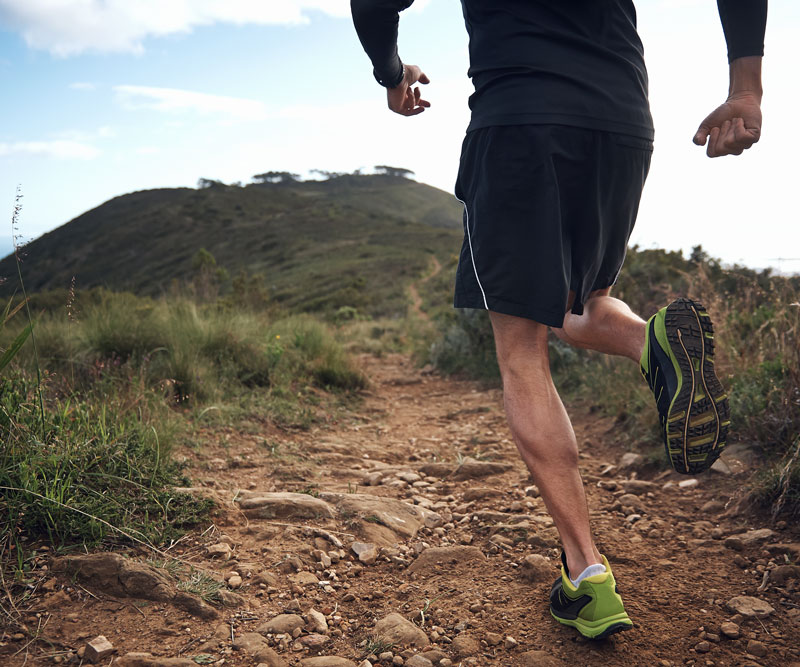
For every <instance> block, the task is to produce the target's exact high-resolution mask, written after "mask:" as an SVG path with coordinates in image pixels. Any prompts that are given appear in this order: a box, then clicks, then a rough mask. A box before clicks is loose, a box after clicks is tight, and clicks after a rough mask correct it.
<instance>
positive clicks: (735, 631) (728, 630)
mask: <svg viewBox="0 0 800 667" xmlns="http://www.w3.org/2000/svg"><path fill="white" fill-rule="evenodd" d="M719 631H720V634H722V636H723V637H727V638H728V639H738V638H739V634H740V631H739V626H738V625H736V623H733V622H731V621H725V623H723V624H722V625H720V626H719Z"/></svg>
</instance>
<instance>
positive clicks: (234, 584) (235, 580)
mask: <svg viewBox="0 0 800 667" xmlns="http://www.w3.org/2000/svg"><path fill="white" fill-rule="evenodd" d="M228 586H230V587H231V588H241V586H242V578H241V577H240V576H239V575H238V574H237V575H234V576H232V577H230V578H229V579H228Z"/></svg>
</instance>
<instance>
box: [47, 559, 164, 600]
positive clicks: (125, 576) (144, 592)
mask: <svg viewBox="0 0 800 667" xmlns="http://www.w3.org/2000/svg"><path fill="white" fill-rule="evenodd" d="M53 569H54V571H55V572H64V573H66V574H68V575H69V576H71V577H75V579H76V580H77V581H79V582H80V583H81V584H84V585H85V586H86V587H87V588H94V589H95V590H100V591H102V592H103V593H106V594H108V595H113V596H115V597H132V598H140V599H142V600H154V601H158V602H162V601H168V600H171V599H172V598H173V597H174V595H175V591H174V589H173V586H172V582H171V581H170V579H169V577H167V575H166V574H164V573H163V572H161V571H160V570H158V569H156V568H154V567H151V566H149V565H146V564H144V563H139V562H137V561H134V560H130V559H128V558H123V557H122V556H120V555H119V554H115V553H98V554H89V555H88V556H64V557H63V558H59V559H57V560H56V561H55V562H54V563H53Z"/></svg>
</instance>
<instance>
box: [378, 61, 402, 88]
mask: <svg viewBox="0 0 800 667" xmlns="http://www.w3.org/2000/svg"><path fill="white" fill-rule="evenodd" d="M397 62H398V65H399V68H398V70H397V72H396V73H395V74H394V75H393V76H386V77H382V76H381V75H380V74H378V71H377V70H372V74H373V76H374V77H375V81H377V82H378V83H379V84H380V85H382V86H383V87H384V88H397V86H399V85H400V84H401V83H402V81H403V77H404V76H405V74H406V68H405V66H404V65H403V63H402V62H401V61H400V59H399V58H398V61H397Z"/></svg>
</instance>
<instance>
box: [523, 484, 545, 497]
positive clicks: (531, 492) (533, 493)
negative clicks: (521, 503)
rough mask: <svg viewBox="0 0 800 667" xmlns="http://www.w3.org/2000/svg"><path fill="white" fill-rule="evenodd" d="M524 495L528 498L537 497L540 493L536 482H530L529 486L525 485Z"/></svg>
mask: <svg viewBox="0 0 800 667" xmlns="http://www.w3.org/2000/svg"><path fill="white" fill-rule="evenodd" d="M525 495H526V496H527V497H528V498H538V497H539V496H540V495H541V494H540V493H539V487H538V486H536V484H531V485H530V486H526V487H525Z"/></svg>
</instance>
